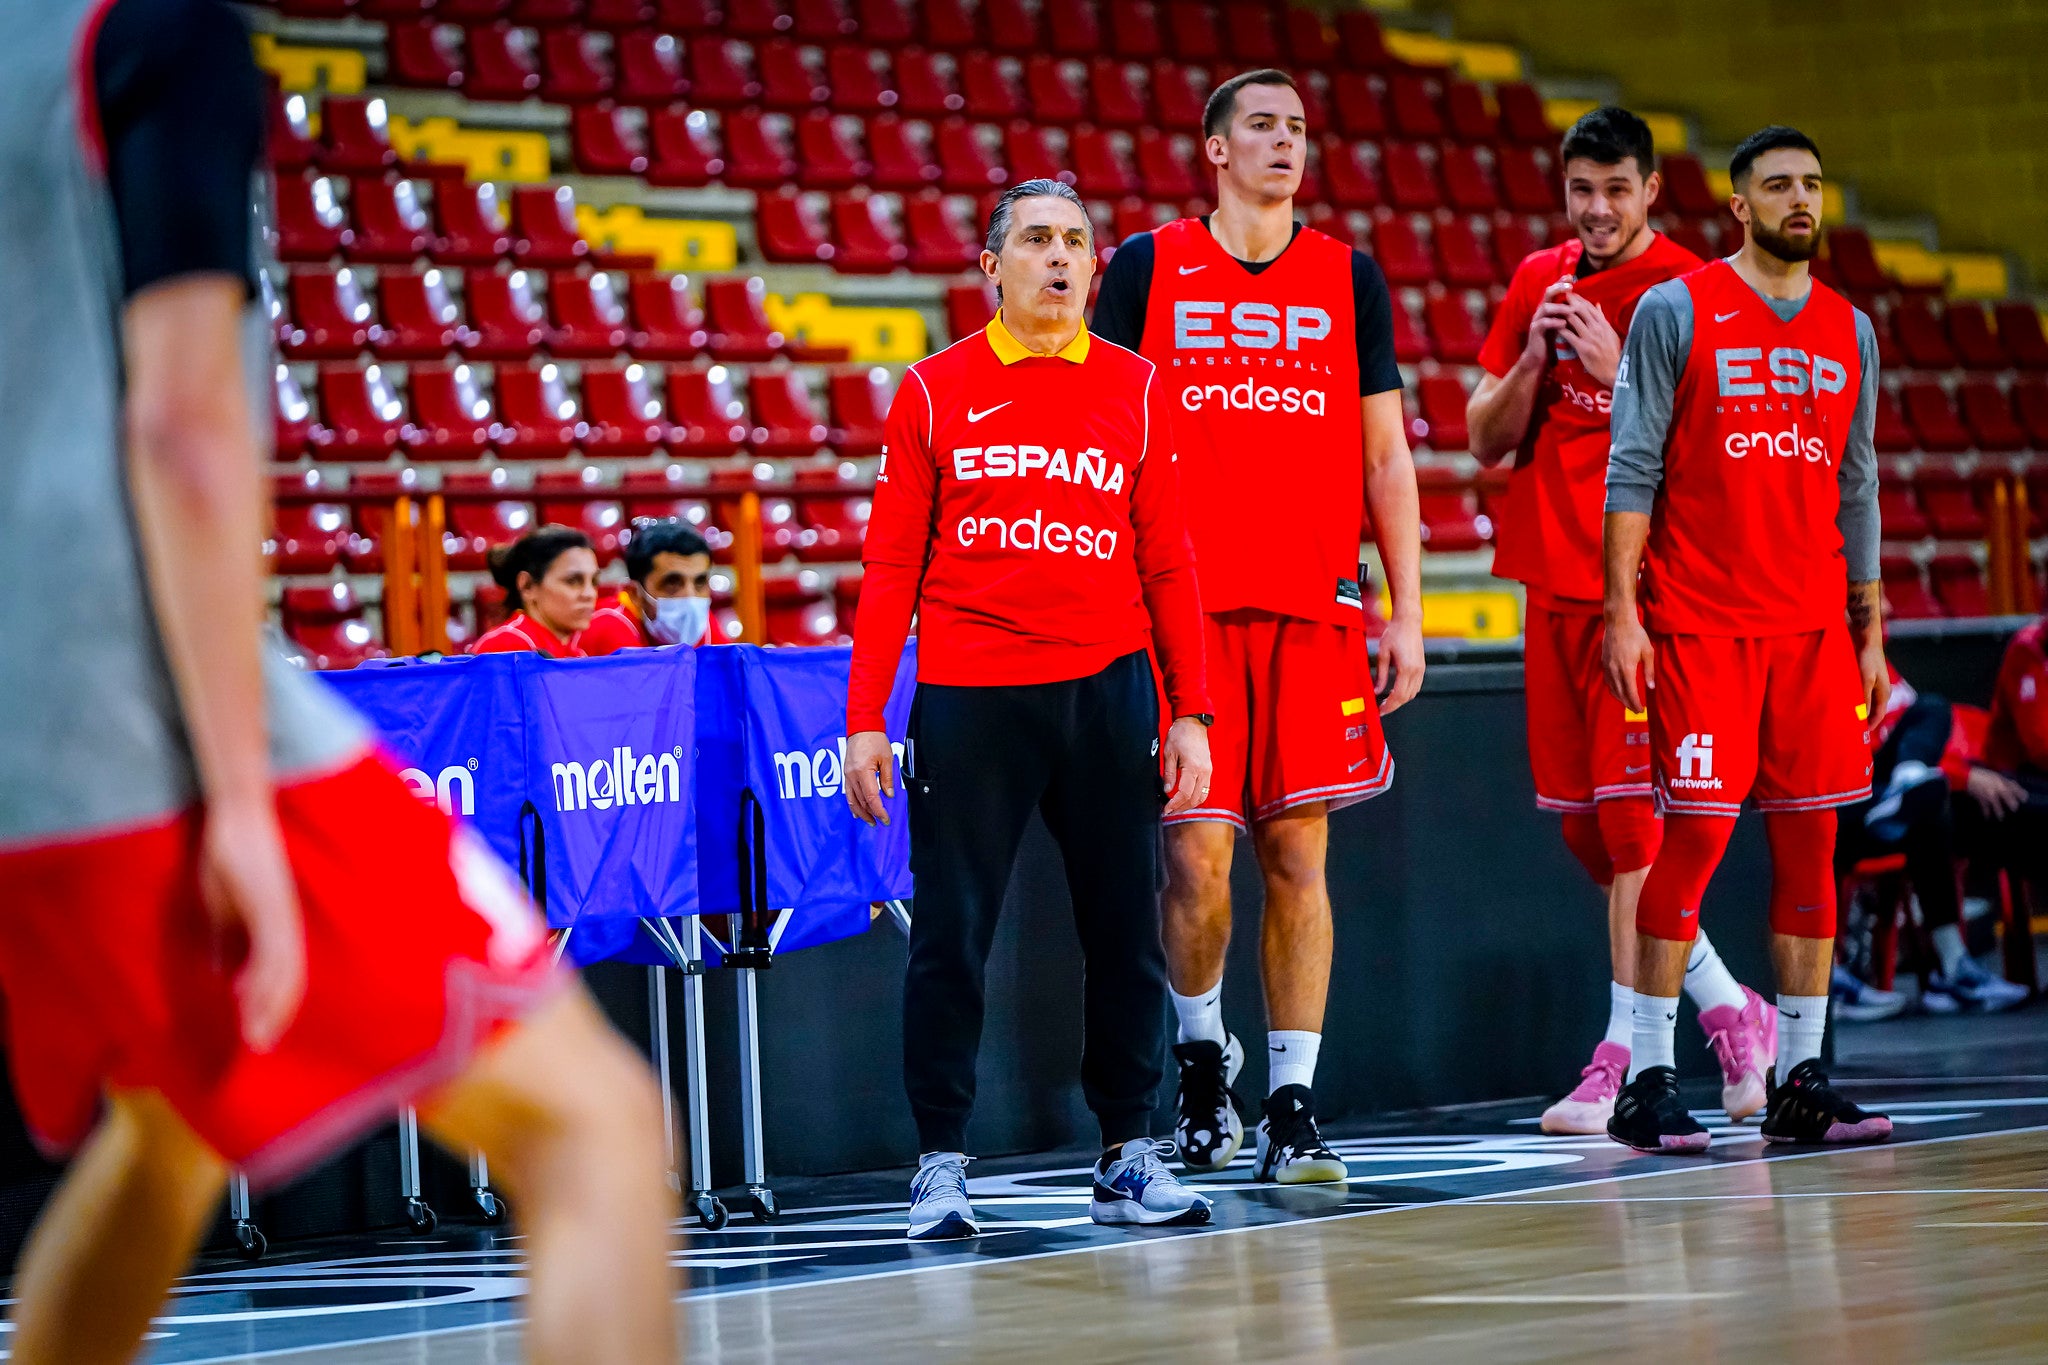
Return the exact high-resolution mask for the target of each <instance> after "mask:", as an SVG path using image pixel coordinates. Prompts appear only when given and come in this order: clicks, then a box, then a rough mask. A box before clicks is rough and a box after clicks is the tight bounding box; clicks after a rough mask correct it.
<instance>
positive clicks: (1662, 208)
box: [1652, 152, 1724, 218]
mask: <svg viewBox="0 0 2048 1365" xmlns="http://www.w3.org/2000/svg"><path fill="white" fill-rule="evenodd" d="M1657 171H1658V173H1659V174H1660V175H1661V176H1662V177H1663V180H1664V191H1663V193H1662V194H1660V195H1658V196H1657V201H1656V203H1655V204H1654V205H1653V206H1652V208H1653V210H1654V211H1655V212H1658V213H1675V214H1680V215H1682V216H1684V217H1687V218H1711V217H1713V216H1714V215H1715V214H1717V213H1720V212H1721V211H1722V209H1723V207H1724V205H1723V203H1722V201H1721V197H1720V196H1719V195H1717V194H1715V193H1714V187H1713V186H1712V185H1711V184H1709V183H1708V181H1707V168H1706V167H1705V166H1703V165H1701V164H1700V159H1699V158H1698V157H1696V156H1694V155H1692V154H1691V153H1690V152H1666V153H1665V154H1664V155H1663V156H1661V157H1659V158H1658V165H1657Z"/></svg>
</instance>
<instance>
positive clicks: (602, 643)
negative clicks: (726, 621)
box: [576, 588, 713, 659]
mask: <svg viewBox="0 0 2048 1365" xmlns="http://www.w3.org/2000/svg"><path fill="white" fill-rule="evenodd" d="M712 629H713V628H712V627H710V626H707V627H705V629H704V638H703V639H701V640H698V641H696V642H695V643H696V644H699V645H708V644H711V643H712V637H711V631H712ZM576 643H577V645H578V646H579V647H581V648H582V650H583V652H584V653H585V654H588V655H589V656H590V657H591V658H593V659H601V658H603V657H604V656H605V655H607V654H616V653H618V652H619V651H620V650H622V649H653V648H655V647H656V646H658V645H660V644H661V641H659V640H657V639H655V638H654V637H653V636H651V635H649V634H648V633H647V621H646V619H645V618H644V617H642V616H641V615H640V604H639V603H638V602H636V601H634V600H633V593H632V590H631V589H629V588H622V589H620V591H619V595H618V596H617V597H615V598H613V599H612V600H611V601H609V602H607V603H605V604H604V605H603V606H601V607H599V608H598V609H597V610H596V611H594V612H592V613H591V614H590V625H589V626H588V627H587V628H586V629H585V630H584V631H583V633H582V634H580V635H578V636H577V637H576Z"/></svg>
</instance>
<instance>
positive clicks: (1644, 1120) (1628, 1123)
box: [1607, 1066, 1713, 1153]
mask: <svg viewBox="0 0 2048 1365" xmlns="http://www.w3.org/2000/svg"><path fill="white" fill-rule="evenodd" d="M1607 1136H1609V1137H1611V1138H1613V1139H1614V1140H1615V1141H1616V1142H1619V1143H1621V1144H1623V1145H1624V1146H1628V1147H1633V1148H1635V1149H1636V1150H1637V1151H1639V1152H1673V1153H1686V1152H1704V1151H1706V1150H1707V1144H1708V1143H1709V1142H1711V1141H1712V1140H1713V1139H1712V1137H1711V1135H1710V1134H1709V1133H1708V1132H1707V1130H1706V1129H1704V1128H1702V1127H1700V1124H1699V1120H1698V1119H1695V1118H1694V1117H1693V1116H1692V1114H1691V1112H1690V1111H1689V1110H1687V1109H1686V1107H1685V1101H1684V1100H1683V1099H1682V1098H1680V1097H1679V1094H1678V1073H1677V1072H1676V1071H1674V1070H1672V1069H1671V1068H1670V1067H1668V1066H1649V1067H1644V1068H1643V1070H1642V1072H1641V1073H1640V1074H1639V1075H1637V1077H1636V1078H1635V1079H1634V1080H1632V1081H1630V1082H1629V1083H1628V1084H1627V1085H1624V1086H1623V1087H1622V1088H1621V1093H1620V1094H1619V1095H1616V1096H1615V1097H1614V1117H1613V1118H1611V1119H1609V1120H1607Z"/></svg>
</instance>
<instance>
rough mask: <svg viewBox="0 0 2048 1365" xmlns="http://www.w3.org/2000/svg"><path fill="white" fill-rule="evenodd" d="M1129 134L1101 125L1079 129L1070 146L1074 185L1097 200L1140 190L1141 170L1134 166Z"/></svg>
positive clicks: (1068, 150)
mask: <svg viewBox="0 0 2048 1365" xmlns="http://www.w3.org/2000/svg"><path fill="white" fill-rule="evenodd" d="M1129 145H1130V137H1129V135H1128V134H1111V133H1106V132H1104V131H1103V130H1102V129H1100V128H1082V129H1078V130H1076V132H1075V133H1074V138H1073V141H1072V142H1071V143H1069V144H1068V147H1067V159H1068V162H1069V164H1070V165H1071V166H1072V167H1073V173H1074V188H1075V189H1077V190H1079V191H1080V192H1081V193H1082V194H1084V195H1087V196H1088V197H1090V198H1093V199H1123V198H1126V197H1128V196H1130V195H1134V194H1136V193H1138V172H1137V170H1136V169H1135V168H1133V167H1132V165H1131V160H1130V155H1129V151H1128V148H1129Z"/></svg>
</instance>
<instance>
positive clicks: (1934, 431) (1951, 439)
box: [1899, 379, 1970, 453]
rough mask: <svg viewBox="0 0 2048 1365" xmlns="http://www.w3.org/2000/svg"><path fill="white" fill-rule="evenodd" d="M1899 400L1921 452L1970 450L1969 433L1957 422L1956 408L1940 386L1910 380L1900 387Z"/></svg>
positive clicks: (1925, 380) (1930, 381)
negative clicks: (1902, 404)
mask: <svg viewBox="0 0 2048 1365" xmlns="http://www.w3.org/2000/svg"><path fill="white" fill-rule="evenodd" d="M1899 397H1900V399H1901V400H1902V401H1903V402H1904V404H1905V408H1906V421H1907V422H1908V423H1910V424H1911V425H1912V428H1913V433H1914V435H1916V436H1917V437H1919V440H1920V448H1921V449H1922V450H1931V451H1935V452H1938V453H1946V452H1953V451H1959V450H1968V449H1969V448H1970V433H1969V432H1967V431H1965V430H1964V429H1963V424H1962V423H1961V422H1960V421H1958V420H1957V418H1956V410H1955V405H1954V404H1953V403H1951V402H1950V401H1949V396H1948V393H1947V391H1946V390H1944V389H1943V388H1942V387H1941V385H1939V384H1937V383H1935V382H1934V381H1932V380H1928V379H1914V380H1908V381H1907V382H1906V383H1904V384H1902V385H1900V386H1899Z"/></svg>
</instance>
